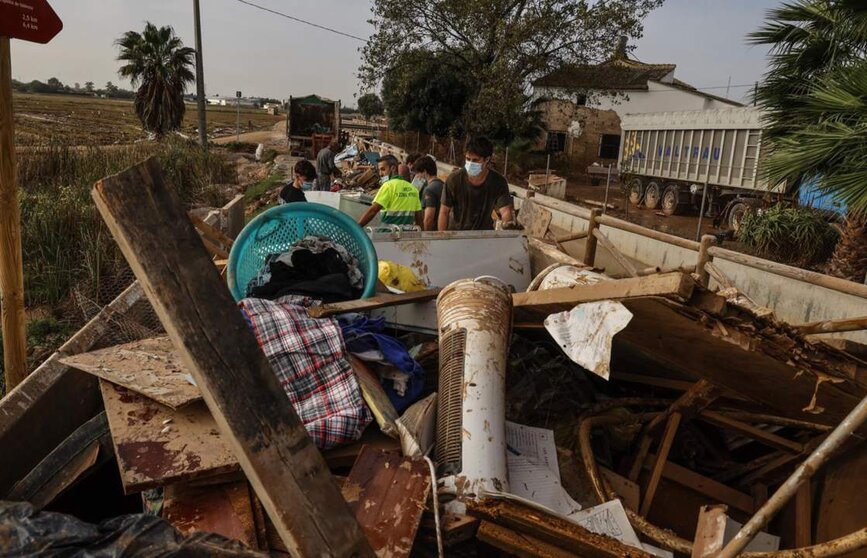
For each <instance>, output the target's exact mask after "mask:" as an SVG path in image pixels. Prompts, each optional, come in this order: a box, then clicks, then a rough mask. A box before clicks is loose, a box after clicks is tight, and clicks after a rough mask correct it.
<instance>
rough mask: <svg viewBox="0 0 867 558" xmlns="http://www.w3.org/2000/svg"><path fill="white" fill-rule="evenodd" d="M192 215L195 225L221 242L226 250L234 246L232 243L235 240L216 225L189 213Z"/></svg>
mask: <svg viewBox="0 0 867 558" xmlns="http://www.w3.org/2000/svg"><path fill="white" fill-rule="evenodd" d="M188 215H189V217H190V221H192V222H193V225H194V226H195V227H196V228H197V229H198V230H199V232H202V233H204V234H206V235H208V237H209V238H210V239H211V240H212V241H214V242H217V243H219V244H222V245H223V247H224V248H225V249H226V250H229V249H230V248H231V247H232V244H234V243H235V241H234V240H232V239H231V238H229V237H228V236H227V235H226V234H224V233H223V231H221V230H220V229H218V228H216V227H212V226H211V225H209V224H208V223H206V222H205V221H204V220H203V219H202V218H201V217H197V216H195V215H191V214H188Z"/></svg>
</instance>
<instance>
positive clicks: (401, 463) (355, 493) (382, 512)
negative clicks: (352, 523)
mask: <svg viewBox="0 0 867 558" xmlns="http://www.w3.org/2000/svg"><path fill="white" fill-rule="evenodd" d="M430 489H431V479H430V470H429V468H428V465H427V463H425V461H424V460H422V459H411V458H407V457H402V456H401V455H400V454H397V453H386V452H381V451H377V450H373V449H370V448H367V447H365V448H364V449H363V450H362V451H361V455H359V456H358V460H357V461H356V462H355V465H354V466H353V467H352V471H350V473H349V478H348V479H347V482H346V484H345V485H344V487H343V496H344V498H346V502H347V503H348V504H349V508H350V509H351V510H352V512H353V513H354V514H355V518H356V519H357V520H358V523H359V524H360V525H361V529H362V530H363V531H364V534H365V535H366V536H367V539H368V541H369V542H370V546H372V547H373V550H374V552H376V555H377V556H379V557H381V558H385V557H388V558H400V557H402V556H409V555H410V551H411V550H412V545H413V541H414V540H415V535H416V532H417V531H418V527H419V523H420V522H421V516H422V512H424V507H425V502H427V498H428V495H429V494H430Z"/></svg>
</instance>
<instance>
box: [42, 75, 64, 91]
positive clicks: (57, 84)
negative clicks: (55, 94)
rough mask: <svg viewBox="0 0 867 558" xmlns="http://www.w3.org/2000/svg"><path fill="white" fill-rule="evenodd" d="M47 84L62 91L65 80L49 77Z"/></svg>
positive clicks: (55, 89)
mask: <svg viewBox="0 0 867 558" xmlns="http://www.w3.org/2000/svg"><path fill="white" fill-rule="evenodd" d="M46 84H47V85H48V87H50V88H51V89H53V90H54V91H60V90H61V89H63V82H62V81H60V80H59V79H57V78H56V77H52V78H48V81H47V82H46Z"/></svg>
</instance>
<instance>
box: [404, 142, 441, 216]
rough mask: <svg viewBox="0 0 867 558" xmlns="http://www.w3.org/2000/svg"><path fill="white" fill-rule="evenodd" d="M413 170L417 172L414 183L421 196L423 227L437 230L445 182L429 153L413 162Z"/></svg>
mask: <svg viewBox="0 0 867 558" xmlns="http://www.w3.org/2000/svg"><path fill="white" fill-rule="evenodd" d="M412 170H413V172H414V173H415V178H413V179H412V185H413V186H415V187H416V188H418V191H419V195H420V196H421V207H422V212H423V218H422V221H423V229H424V230H426V231H435V230H437V216H438V215H439V211H440V200H441V199H442V195H443V187H444V186H445V184H444V183H443V181H442V180H440V179H439V177H438V176H437V164H436V162H435V161H434V160H433V159H432V158H431V157H430V156H428V155H425V156H424V157H422V158H420V159H418V160H417V161H416V162H415V163H413V164H412Z"/></svg>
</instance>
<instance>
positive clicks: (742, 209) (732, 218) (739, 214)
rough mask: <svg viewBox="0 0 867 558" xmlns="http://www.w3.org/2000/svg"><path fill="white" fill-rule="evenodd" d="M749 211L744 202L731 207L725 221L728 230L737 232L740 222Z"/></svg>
mask: <svg viewBox="0 0 867 558" xmlns="http://www.w3.org/2000/svg"><path fill="white" fill-rule="evenodd" d="M750 209H751V208H750V206H749V205H747V204H745V203H744V202H738V203H736V204H734V205H732V206H731V207H730V208H729V214H728V219H727V221H728V226H729V230H732V231H734V232H738V229H739V228H740V227H741V221H743V219H744V217H745V216H746V214H747V212H749V211H750Z"/></svg>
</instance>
